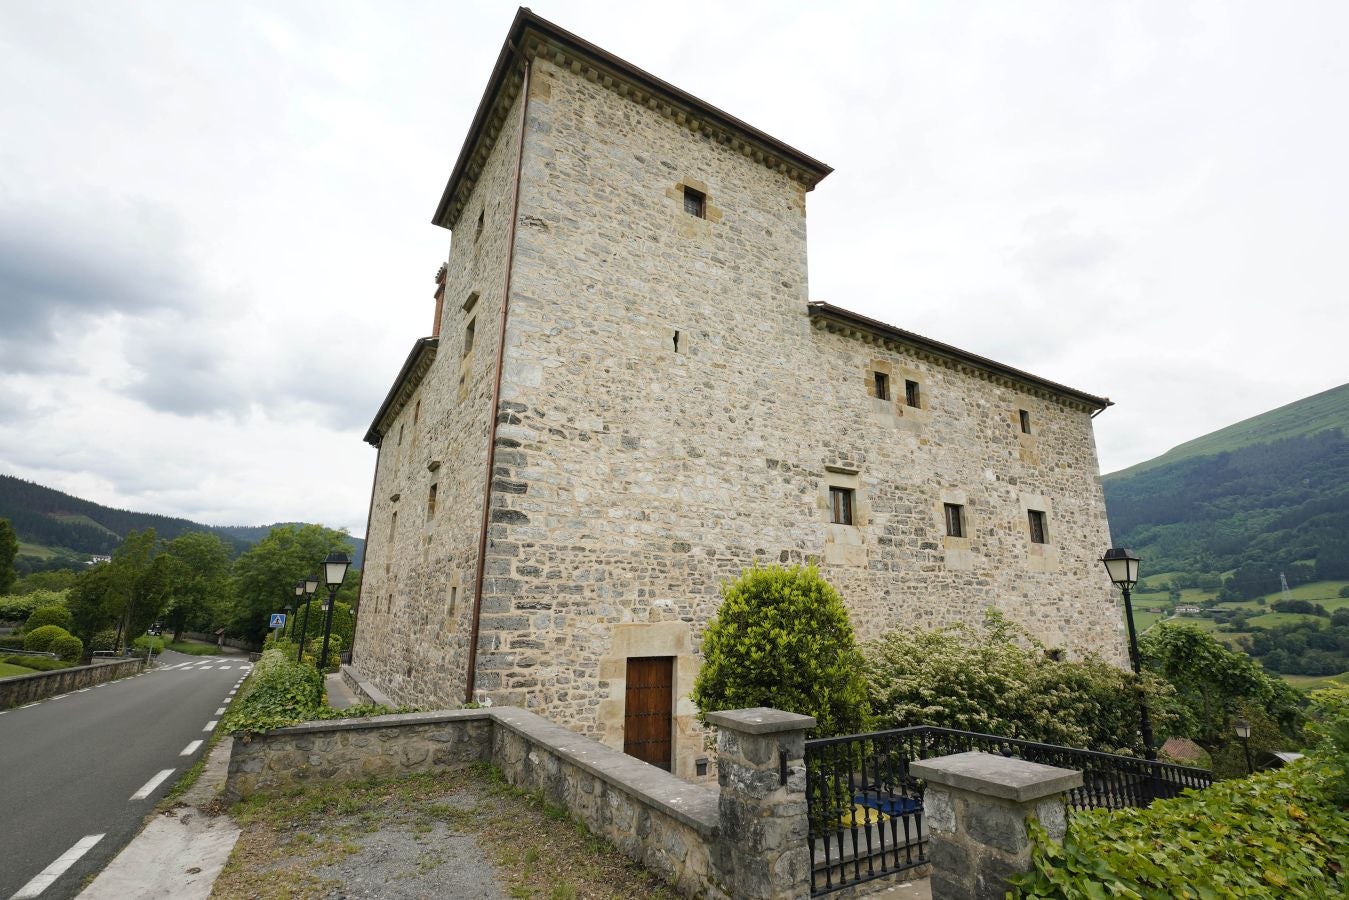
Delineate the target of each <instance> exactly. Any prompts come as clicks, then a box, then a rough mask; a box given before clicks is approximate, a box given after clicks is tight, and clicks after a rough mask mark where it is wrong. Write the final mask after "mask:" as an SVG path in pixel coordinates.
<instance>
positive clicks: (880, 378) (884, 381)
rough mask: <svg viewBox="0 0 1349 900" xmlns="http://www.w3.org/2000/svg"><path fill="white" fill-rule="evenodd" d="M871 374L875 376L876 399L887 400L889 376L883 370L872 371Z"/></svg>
mask: <svg viewBox="0 0 1349 900" xmlns="http://www.w3.org/2000/svg"><path fill="white" fill-rule="evenodd" d="M872 374H873V375H875V376H876V399H877V400H889V399H890V376H889V375H886V374H885V373H884V372H873V373H872Z"/></svg>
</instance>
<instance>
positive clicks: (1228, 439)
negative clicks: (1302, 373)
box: [1105, 384, 1349, 480]
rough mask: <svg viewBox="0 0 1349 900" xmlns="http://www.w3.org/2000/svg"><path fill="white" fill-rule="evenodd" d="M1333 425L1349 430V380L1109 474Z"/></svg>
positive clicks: (1143, 469) (1135, 472)
mask: <svg viewBox="0 0 1349 900" xmlns="http://www.w3.org/2000/svg"><path fill="white" fill-rule="evenodd" d="M1331 428H1341V429H1344V430H1346V431H1349V384H1342V385H1340V386H1339V387H1337V388H1331V389H1330V390H1328V391H1322V392H1321V393H1319V394H1313V395H1312V396H1310V397H1306V398H1304V399H1302V400H1297V401H1295V402H1293V403H1289V404H1288V405H1287V406H1280V407H1279V408H1278V409H1272V410H1270V411H1269V412H1265V413H1261V414H1260V415H1258V416H1252V417H1251V418H1249V419H1243V420H1242V421H1240V422H1237V423H1236V424H1234V425H1228V426H1227V427H1226V428H1220V429H1218V430H1217V431H1212V432H1209V433H1208V434H1206V435H1203V436H1202V437H1197V438H1195V439H1194V440H1192V441H1186V442H1185V443H1183V444H1180V445H1178V446H1175V447H1172V448H1171V449H1170V450H1168V451H1166V452H1165V453H1163V454H1162V455H1161V456H1157V457H1154V458H1152V459H1149V460H1146V461H1144V462H1141V463H1138V464H1137V465H1135V466H1130V467H1129V468H1127V469H1121V470H1120V471H1118V472H1112V473H1111V474H1109V475H1107V476H1105V477H1106V479H1107V480H1111V479H1114V480H1118V479H1122V478H1128V477H1130V476H1133V475H1138V474H1141V473H1143V472H1146V471H1148V470H1149V469H1155V468H1158V467H1160V466H1166V465H1170V464H1172V463H1176V462H1180V461H1181V460H1183V459H1191V458H1194V457H1199V456H1215V455H1217V454H1219V453H1224V452H1231V451H1233V450H1240V449H1241V448H1243V447H1249V446H1251V445H1252V444H1268V443H1271V442H1273V441H1278V440H1283V439H1286V438H1294V437H1305V436H1309V435H1313V434H1316V433H1317V432H1320V431H1326V430H1328V429H1331Z"/></svg>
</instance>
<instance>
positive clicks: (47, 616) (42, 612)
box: [24, 606, 75, 631]
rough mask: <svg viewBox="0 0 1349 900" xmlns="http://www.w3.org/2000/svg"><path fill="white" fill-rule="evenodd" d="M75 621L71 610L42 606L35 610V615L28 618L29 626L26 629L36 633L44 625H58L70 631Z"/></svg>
mask: <svg viewBox="0 0 1349 900" xmlns="http://www.w3.org/2000/svg"><path fill="white" fill-rule="evenodd" d="M74 621H75V620H74V618H72V617H71V615H70V610H68V609H66V608H65V607H64V606H40V607H38V608H37V609H35V610H33V614H32V615H30V616H29V617H28V624H27V625H25V626H24V627H25V628H26V629H27V630H28V631H34V630H36V629H38V628H41V627H43V626H44V625H58V626H60V627H61V628H64V629H65V630H66V631H69V630H70V628H71V625H72V624H73V623H74Z"/></svg>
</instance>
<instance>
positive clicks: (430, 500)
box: [426, 483, 437, 521]
mask: <svg viewBox="0 0 1349 900" xmlns="http://www.w3.org/2000/svg"><path fill="white" fill-rule="evenodd" d="M436 487H437V485H436V484H435V483H432V484H431V492H430V493H429V494H427V495H426V518H427V520H428V521H429V520H431V519H434V518H435V517H436Z"/></svg>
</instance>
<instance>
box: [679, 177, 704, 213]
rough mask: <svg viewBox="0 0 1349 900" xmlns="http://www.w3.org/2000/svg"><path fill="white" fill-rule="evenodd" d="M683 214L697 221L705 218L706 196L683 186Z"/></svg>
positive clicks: (693, 188) (695, 189)
mask: <svg viewBox="0 0 1349 900" xmlns="http://www.w3.org/2000/svg"><path fill="white" fill-rule="evenodd" d="M684 212H685V213H687V214H688V215H690V216H694V217H695V218H698V219H706V218H707V194H705V193H703V192H702V191H700V190H698V189H697V188H695V187H689V186H688V185H687V184H686V185H684Z"/></svg>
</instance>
